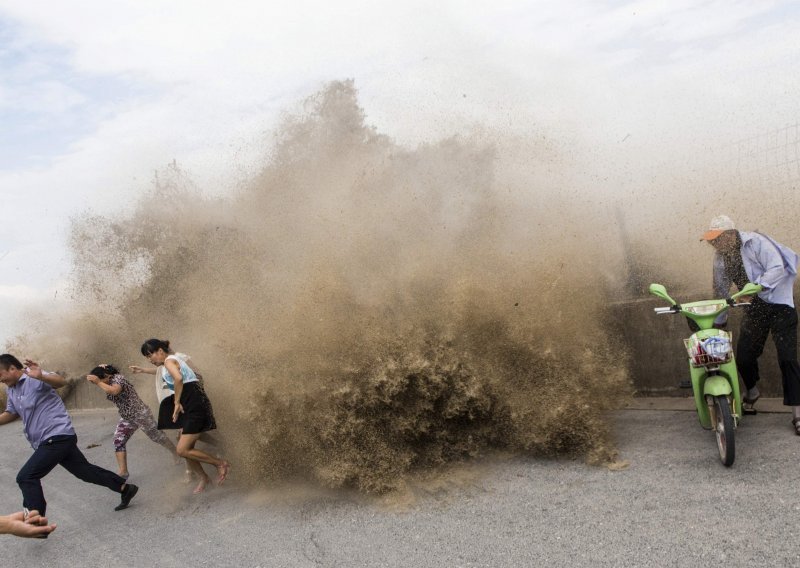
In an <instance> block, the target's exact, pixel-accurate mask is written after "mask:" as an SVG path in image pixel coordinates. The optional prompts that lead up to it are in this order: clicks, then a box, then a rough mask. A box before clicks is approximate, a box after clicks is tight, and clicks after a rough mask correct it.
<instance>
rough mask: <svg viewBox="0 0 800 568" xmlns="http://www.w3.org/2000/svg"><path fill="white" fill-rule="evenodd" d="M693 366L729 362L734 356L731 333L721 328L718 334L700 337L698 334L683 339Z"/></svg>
mask: <svg viewBox="0 0 800 568" xmlns="http://www.w3.org/2000/svg"><path fill="white" fill-rule="evenodd" d="M683 343H684V345H685V346H686V352H687V353H688V354H689V362H690V363H691V365H692V367H709V366H716V365H721V364H723V363H727V362H728V361H730V360H731V358H732V357H733V344H732V342H731V334H730V333H728V332H727V331H723V330H719V333H718V334H717V335H712V336H710V337H703V338H699V337H697V336H696V335H693V336H691V337H690V338H689V339H684V340H683Z"/></svg>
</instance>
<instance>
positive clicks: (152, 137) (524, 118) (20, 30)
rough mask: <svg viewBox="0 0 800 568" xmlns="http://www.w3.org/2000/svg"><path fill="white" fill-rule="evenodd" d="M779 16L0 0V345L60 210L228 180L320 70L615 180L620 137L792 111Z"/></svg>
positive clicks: (400, 124)
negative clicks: (154, 186) (177, 177)
mask: <svg viewBox="0 0 800 568" xmlns="http://www.w3.org/2000/svg"><path fill="white" fill-rule="evenodd" d="M798 23H800V6H798V4H797V3H795V2H791V1H778V0H775V1H772V0H759V1H758V2H753V1H749V0H748V1H736V0H725V1H716V0H694V1H689V0H674V1H671V2H664V1H650V0H643V1H635V2H622V1H605V2H604V1H585V2H578V1H563V0H558V1H556V0H552V1H551V0H540V1H533V2H531V1H528V2H521V1H511V0H500V1H497V0H494V1H492V2H483V1H478V2H469V3H466V2H457V1H440V2H435V3H434V2H428V1H425V2H422V1H417V0H412V1H404V2H396V1H395V2H385V1H383V0H372V1H351V0H342V1H338V2H326V3H320V2H314V1H307V0H305V1H295V2H292V3H288V4H287V3H283V2H281V3H278V2H263V1H253V2H247V1H244V0H229V1H227V2H224V3H221V2H209V1H194V2H156V1H150V0H137V1H119V2H104V1H99V0H76V1H73V2H68V3H67V2H58V3H54V2H41V1H35V0H25V1H21V0H16V1H10V0H0V203H1V204H2V212H3V215H4V218H5V223H3V224H2V225H0V259H2V262H3V264H2V266H3V268H4V270H2V271H0V309H2V312H3V314H4V316H5V317H3V318H2V321H0V339H2V338H9V337H11V336H12V335H13V334H14V333H18V332H21V331H24V328H25V322H24V320H23V319H22V317H21V313H22V312H21V309H22V308H24V307H25V306H26V305H29V304H37V305H40V306H41V305H52V307H53V309H58V306H59V302H64V301H66V299H65V298H64V296H65V290H66V286H65V282H66V279H67V278H68V274H69V256H68V251H67V249H66V247H65V241H66V236H67V234H68V229H69V223H70V219H71V218H73V217H75V216H77V215H81V214H83V213H84V212H86V211H87V210H91V211H95V212H100V213H113V212H114V211H116V210H119V208H120V207H124V204H126V203H130V202H132V200H133V199H134V198H135V196H136V195H137V194H139V193H140V192H142V191H143V190H145V189H147V188H148V187H149V184H150V182H151V180H152V178H153V173H154V172H155V171H157V170H159V169H161V168H163V167H164V166H165V165H167V164H168V163H170V162H172V161H173V160H176V161H177V162H178V163H179V164H181V166H182V167H183V168H185V169H186V170H187V171H188V172H189V173H190V174H191V176H192V178H193V179H194V180H195V181H196V182H197V184H198V186H200V187H201V188H202V189H203V190H204V191H207V192H212V193H219V194H224V193H225V192H226V191H231V190H232V189H234V188H235V187H236V184H237V182H238V181H241V180H244V179H246V178H247V177H248V176H249V175H250V174H251V173H252V172H253V171H255V169H256V168H257V167H258V164H259V160H260V159H263V152H264V150H265V145H266V144H267V143H268V140H269V139H270V138H269V137H270V132H271V130H272V129H273V128H274V127H275V126H276V125H277V124H278V123H279V121H280V119H281V116H282V113H285V112H287V111H289V112H291V111H292V110H293V109H296V108H298V105H299V103H300V102H301V101H302V100H303V99H304V98H306V97H307V96H309V95H311V94H313V93H314V92H315V91H317V90H318V89H319V88H321V87H322V86H323V85H324V84H325V82H327V81H331V80H338V79H350V78H352V79H354V80H355V83H356V86H357V88H358V89H359V93H360V102H361V104H362V106H363V107H364V110H365V112H366V115H367V119H368V121H369V122H370V123H371V124H373V125H374V126H376V127H377V128H378V130H379V131H381V132H382V133H385V134H387V135H389V136H391V137H392V138H394V139H395V140H396V141H397V142H399V143H401V144H407V145H409V146H415V145H417V144H420V143H424V142H428V141H435V140H438V139H440V138H442V137H447V136H452V135H454V134H458V133H465V132H469V131H470V129H474V128H484V127H485V128H489V129H496V130H500V131H504V132H508V133H510V134H514V135H522V136H525V135H532V134H534V133H547V134H548V135H549V136H552V137H555V138H559V139H561V140H562V141H563V143H564V144H567V145H570V144H572V145H575V147H580V148H592V149H594V150H593V151H594V152H595V154H596V159H598V160H599V159H603V160H606V161H607V163H608V164H609V165H608V170H609V171H611V172H612V173H613V172H614V171H617V172H619V171H620V170H621V169H624V168H622V166H619V165H617V166H615V164H616V163H617V162H616V161H615V160H617V159H618V156H619V154H620V148H621V145H620V144H621V143H622V142H623V141H627V142H626V144H627V146H625V153H626V156H625V159H624V160H623V161H626V163H628V164H630V163H631V162H633V161H636V160H637V159H642V160H646V159H652V157H653V156H655V155H658V156H665V155H673V156H680V155H681V153H687V152H689V151H690V150H692V151H693V149H696V148H702V147H706V148H709V147H710V148H714V147H718V146H720V145H724V144H725V143H729V142H730V141H731V140H737V139H743V138H746V137H748V136H753V135H757V134H760V133H763V132H765V131H769V130H771V129H777V128H780V127H783V126H785V125H788V124H795V123H797V121H798V118H800V110H799V109H798V103H797V93H798V92H800V89H798V87H800V84H799V83H800V74H799V73H798V72H797V61H800V39H798V38H800V36H799V35H798V34H797V33H796V30H797V29H798ZM623 161H620V162H619V163H620V164H621V163H622V162H623ZM59 293H60V294H61V296H60V297H59ZM47 302H50V304H47Z"/></svg>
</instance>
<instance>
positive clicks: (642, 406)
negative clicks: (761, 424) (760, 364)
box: [624, 396, 791, 414]
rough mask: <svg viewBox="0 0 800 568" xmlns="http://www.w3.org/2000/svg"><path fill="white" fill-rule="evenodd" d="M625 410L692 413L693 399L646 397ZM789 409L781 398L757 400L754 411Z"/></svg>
mask: <svg viewBox="0 0 800 568" xmlns="http://www.w3.org/2000/svg"><path fill="white" fill-rule="evenodd" d="M624 408H625V410H685V411H687V412H694V411H695V407H694V399H693V398H691V397H675V396H652V397H650V396H648V397H635V398H633V399H631V401H630V402H629V403H628V404H627V405H625V407H624ZM790 408H791V407H789V406H784V405H783V399H782V398H764V397H763V396H762V397H761V398H760V399H758V402H757V403H756V410H758V411H759V412H764V413H778V412H779V413H787V414H788V413H789V412H791V410H790Z"/></svg>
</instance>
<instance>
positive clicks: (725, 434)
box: [714, 396, 736, 467]
mask: <svg viewBox="0 0 800 568" xmlns="http://www.w3.org/2000/svg"><path fill="white" fill-rule="evenodd" d="M714 415H715V418H716V421H715V423H714V433H715V434H716V437H717V448H718V449H719V459H720V460H721V461H722V463H723V465H725V466H726V467H730V466H732V465H733V460H734V459H736V441H735V438H734V423H733V413H732V412H731V403H730V401H729V400H728V397H727V396H715V397H714Z"/></svg>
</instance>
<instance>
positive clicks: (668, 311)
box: [653, 307, 680, 315]
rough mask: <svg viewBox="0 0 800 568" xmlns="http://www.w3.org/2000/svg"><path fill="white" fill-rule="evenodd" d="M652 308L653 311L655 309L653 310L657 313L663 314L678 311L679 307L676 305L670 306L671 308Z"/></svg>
mask: <svg viewBox="0 0 800 568" xmlns="http://www.w3.org/2000/svg"><path fill="white" fill-rule="evenodd" d="M653 310H654V311H655V312H656V313H657V314H658V315H663V314H677V313H678V312H680V308H677V307H671V308H653Z"/></svg>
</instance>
